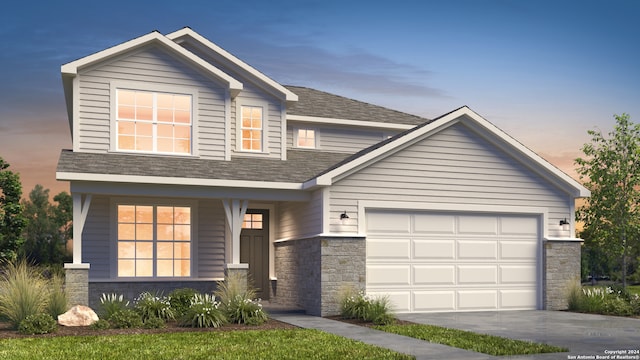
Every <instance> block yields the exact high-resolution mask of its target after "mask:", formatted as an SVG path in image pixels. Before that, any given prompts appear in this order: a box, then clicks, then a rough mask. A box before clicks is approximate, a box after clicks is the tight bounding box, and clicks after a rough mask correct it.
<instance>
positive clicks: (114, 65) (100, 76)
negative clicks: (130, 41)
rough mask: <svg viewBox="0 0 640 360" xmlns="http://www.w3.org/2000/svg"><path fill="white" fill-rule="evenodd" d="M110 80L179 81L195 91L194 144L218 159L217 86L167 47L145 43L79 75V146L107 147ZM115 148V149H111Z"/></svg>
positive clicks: (220, 103)
mask: <svg viewBox="0 0 640 360" xmlns="http://www.w3.org/2000/svg"><path fill="white" fill-rule="evenodd" d="M113 80H118V81H126V82H129V81H131V82H140V83H144V84H145V85H146V86H153V85H158V86H179V87H181V88H189V89H193V90H195V91H197V93H198V99H194V103H195V104H197V106H198V108H197V110H196V111H194V113H195V114H197V115H198V117H197V118H194V124H196V126H197V128H196V129H198V130H199V133H197V134H194V136H193V141H194V145H195V146H196V147H197V148H198V149H199V155H200V156H202V157H204V158H211V159H224V134H225V131H224V121H225V118H224V103H225V101H224V97H225V90H224V88H223V87H222V86H220V85H219V84H217V83H215V82H214V81H212V80H210V79H209V78H207V77H205V76H204V75H203V74H201V73H200V72H198V71H196V70H195V69H193V68H191V67H189V66H188V65H186V64H185V63H184V62H183V61H182V60H180V59H177V58H175V57H174V56H173V55H171V54H169V53H168V52H166V51H164V50H161V49H159V48H156V47H146V48H144V49H143V50H141V51H138V52H135V53H132V54H129V55H128V56H126V57H121V58H119V59H116V60H113V61H109V62H106V63H101V64H98V65H96V66H93V67H91V68H88V69H83V70H82V71H81V72H80V74H79V85H80V89H79V93H78V97H79V98H78V99H79V104H78V105H79V119H78V122H79V124H78V128H77V130H76V131H78V136H79V144H77V146H78V147H79V149H80V151H93V152H106V151H109V150H110V148H109V147H110V138H109V135H110V120H111V108H110V101H111V100H113V101H115V99H110V82H111V81H113ZM111 150H115V149H111Z"/></svg>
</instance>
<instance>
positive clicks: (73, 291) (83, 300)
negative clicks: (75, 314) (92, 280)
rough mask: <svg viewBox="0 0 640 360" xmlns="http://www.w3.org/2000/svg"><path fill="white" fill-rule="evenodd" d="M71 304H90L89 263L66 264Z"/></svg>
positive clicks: (68, 293)
mask: <svg viewBox="0 0 640 360" xmlns="http://www.w3.org/2000/svg"><path fill="white" fill-rule="evenodd" d="M64 269H65V280H64V288H65V291H66V292H67V296H69V305H71V306H75V305H84V306H89V264H64Z"/></svg>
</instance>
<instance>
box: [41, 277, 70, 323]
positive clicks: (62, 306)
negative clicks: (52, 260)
mask: <svg viewBox="0 0 640 360" xmlns="http://www.w3.org/2000/svg"><path fill="white" fill-rule="evenodd" d="M67 310H69V297H68V296H67V292H66V291H65V290H64V277H63V276H60V275H59V274H57V273H54V274H53V276H52V277H51V279H50V280H49V301H48V303H47V308H46V311H47V314H49V315H51V316H52V317H53V318H54V319H57V318H58V315H60V314H64V313H65V312H67Z"/></svg>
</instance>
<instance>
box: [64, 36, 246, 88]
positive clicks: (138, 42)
mask: <svg viewBox="0 0 640 360" xmlns="http://www.w3.org/2000/svg"><path fill="white" fill-rule="evenodd" d="M152 43H155V44H159V45H160V46H163V47H165V48H166V49H168V50H170V51H171V52H173V53H175V54H177V55H179V56H181V57H182V58H184V59H185V60H187V61H189V62H191V63H193V64H194V65H196V66H198V67H200V68H201V69H203V70H204V71H205V73H207V74H209V75H210V76H211V77H213V78H215V79H216V80H218V81H220V82H222V83H223V84H225V85H226V86H228V87H229V90H230V91H231V94H232V96H235V95H236V94H237V93H239V92H240V90H242V83H241V82H240V81H238V80H236V79H234V78H233V77H231V76H229V75H228V74H226V73H224V72H223V71H222V70H220V69H218V68H216V67H214V66H212V65H211V64H209V63H208V62H206V61H204V60H202V59H201V58H199V57H197V56H195V55H194V54H193V53H191V52H190V51H188V50H187V49H185V48H183V47H182V46H180V45H178V44H176V43H175V42H173V41H171V40H170V39H169V38H167V37H165V36H164V35H162V34H160V33H159V32H157V31H153V32H151V33H149V34H146V35H143V36H140V37H137V38H135V39H132V40H129V41H127V42H124V43H122V44H119V45H116V46H113V47H110V48H108V49H105V50H102V51H99V52H97V53H95V54H92V55H89V56H85V57H83V58H80V59H78V60H75V61H72V62H70V63H67V64H64V65H62V67H61V71H62V75H63V77H65V76H72V77H73V76H75V75H77V74H78V70H79V69H81V68H84V67H87V66H90V65H93V64H96V63H98V62H102V61H105V60H108V59H110V58H114V57H116V56H119V55H122V54H124V53H126V52H129V51H132V50H134V49H138V48H141V47H143V46H146V45H149V44H152Z"/></svg>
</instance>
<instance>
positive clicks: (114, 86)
mask: <svg viewBox="0 0 640 360" xmlns="http://www.w3.org/2000/svg"><path fill="white" fill-rule="evenodd" d="M119 89H122V90H132V91H147V92H153V93H166V94H175V95H188V96H191V152H190V153H173V152H157V151H140V150H120V149H118V97H117V96H118V90H119ZM110 97H111V99H112V100H111V102H110V109H111V116H110V128H111V130H112V131H110V134H111V135H110V151H112V152H119V153H134V154H155V155H168V156H180V157H197V156H198V153H199V151H198V146H197V145H198V141H197V139H198V118H199V114H198V108H199V106H198V99H199V92H198V90H197V89H194V88H190V87H184V86H173V85H163V84H149V83H143V82H137V81H120V80H117V81H111V82H110ZM154 97H155V95H154ZM156 110H157V107H156V106H155V105H154V109H153V112H154V124H156V121H157V120H155V119H156ZM154 128H155V127H154ZM155 136H156V134H155V130H154V139H155Z"/></svg>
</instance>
